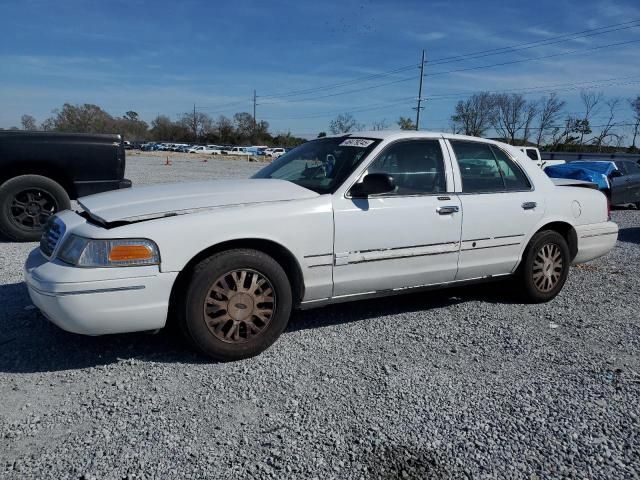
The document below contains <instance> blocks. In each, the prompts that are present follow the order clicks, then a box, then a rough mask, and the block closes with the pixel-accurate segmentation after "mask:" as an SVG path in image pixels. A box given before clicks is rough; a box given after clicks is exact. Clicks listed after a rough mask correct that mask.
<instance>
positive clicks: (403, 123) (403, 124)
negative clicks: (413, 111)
mask: <svg viewBox="0 0 640 480" xmlns="http://www.w3.org/2000/svg"><path fill="white" fill-rule="evenodd" d="M397 123H398V126H399V127H400V130H415V129H416V124H415V123H413V120H411V119H410V118H409V117H400V118H399V119H398V122H397Z"/></svg>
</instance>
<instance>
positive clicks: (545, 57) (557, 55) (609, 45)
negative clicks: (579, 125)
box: [426, 38, 640, 77]
mask: <svg viewBox="0 0 640 480" xmlns="http://www.w3.org/2000/svg"><path fill="white" fill-rule="evenodd" d="M638 42H640V38H638V39H636V40H628V41H626V42H617V43H609V44H607V45H598V46H596V47H590V48H583V49H579V50H571V51H570V52H561V53H553V54H551V55H542V56H539V57H532V58H524V59H521V60H511V61H508V62H501V63H492V64H490V65H479V66H476V67H467V68H459V69H456V70H446V71H443V72H434V73H427V74H426V76H428V77H435V76H437V75H446V74H449V73H458V72H468V71H471V70H481V69H484V68H493V67H502V66H504V65H513V64H516V63H525V62H532V61H538V60H545V59H547V58H555V57H561V56H564V55H572V54H575V53H585V52H593V51H595V50H602V49H603V48H609V47H619V46H621V45H629V44H631V43H638Z"/></svg>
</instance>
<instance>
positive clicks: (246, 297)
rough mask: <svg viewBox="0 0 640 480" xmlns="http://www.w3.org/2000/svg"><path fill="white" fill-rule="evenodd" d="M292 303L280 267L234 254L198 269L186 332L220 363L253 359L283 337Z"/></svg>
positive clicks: (249, 254) (242, 252)
mask: <svg viewBox="0 0 640 480" xmlns="http://www.w3.org/2000/svg"><path fill="white" fill-rule="evenodd" d="M291 304H292V295H291V285H290V284H289V279H288V278H287V274H286V273H285V271H284V270H283V269H282V267H281V266H280V265H279V264H278V262H276V261H275V260H274V259H273V258H271V257H270V256H268V255H266V254H264V253H262V252H259V251H256V250H249V249H237V250H229V251H226V252H222V253H218V254H216V255H213V256H211V257H209V258H208V259H206V260H204V261H202V262H201V263H199V264H198V265H197V266H196V267H195V271H194V275H193V278H192V280H191V284H190V285H189V287H188V290H187V295H186V302H185V315H184V316H183V317H182V321H183V322H184V323H183V325H182V331H183V332H184V333H185V335H186V336H187V339H188V340H190V341H191V343H193V344H194V345H195V346H196V347H197V348H198V349H199V350H200V351H202V352H203V353H204V354H205V355H208V356H210V357H212V358H214V359H216V360H222V361H230V360H239V359H242V358H248V357H252V356H254V355H257V354H258V353H260V352H262V351H263V350H265V349H267V348H268V347H269V346H271V345H272V344H273V343H274V342H275V341H276V339H277V338H278V337H279V336H280V334H281V333H282V331H283V330H284V329H285V327H286V326H287V323H288V322H289V316H290V314H291Z"/></svg>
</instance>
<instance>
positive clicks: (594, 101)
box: [580, 90, 603, 146]
mask: <svg viewBox="0 0 640 480" xmlns="http://www.w3.org/2000/svg"><path fill="white" fill-rule="evenodd" d="M602 97H603V94H602V92H598V93H596V92H589V91H584V90H583V91H582V92H580V100H582V105H583V106H584V116H583V117H582V123H583V125H584V126H585V127H588V126H589V124H590V122H591V117H592V116H593V115H595V114H596V113H597V112H598V109H599V107H598V105H599V104H600V102H601V101H602ZM588 129H589V132H588V133H591V129H590V128H588ZM586 130H587V128H584V129H583V130H582V131H581V132H580V146H582V145H584V136H585V135H587V132H586Z"/></svg>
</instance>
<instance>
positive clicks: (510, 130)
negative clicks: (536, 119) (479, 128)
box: [492, 93, 535, 145]
mask: <svg viewBox="0 0 640 480" xmlns="http://www.w3.org/2000/svg"><path fill="white" fill-rule="evenodd" d="M530 110H531V109H530V106H529V103H528V102H527V101H526V100H525V99H524V96H523V95H521V94H519V93H511V94H507V93H502V94H497V95H495V115H494V117H493V119H492V120H493V128H495V129H496V132H498V134H499V135H500V136H502V137H503V138H504V139H505V141H506V142H508V143H510V144H512V145H513V144H515V141H516V135H517V133H518V132H519V131H520V130H522V129H523V128H524V126H525V124H526V123H527V121H528V113H527V112H529V111H530ZM534 116H535V115H534ZM529 123H531V120H529Z"/></svg>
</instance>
